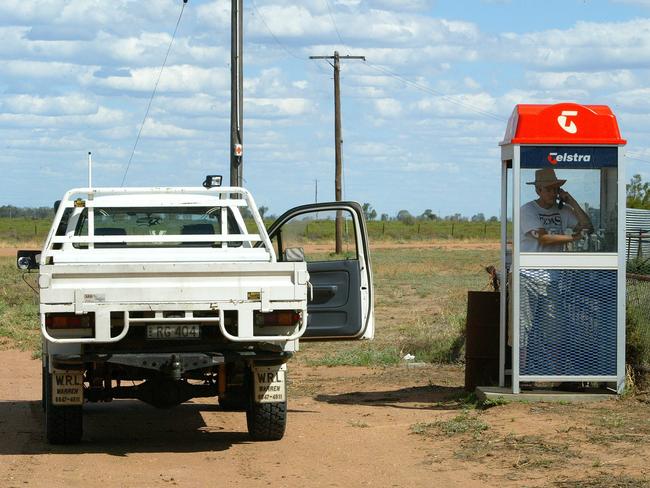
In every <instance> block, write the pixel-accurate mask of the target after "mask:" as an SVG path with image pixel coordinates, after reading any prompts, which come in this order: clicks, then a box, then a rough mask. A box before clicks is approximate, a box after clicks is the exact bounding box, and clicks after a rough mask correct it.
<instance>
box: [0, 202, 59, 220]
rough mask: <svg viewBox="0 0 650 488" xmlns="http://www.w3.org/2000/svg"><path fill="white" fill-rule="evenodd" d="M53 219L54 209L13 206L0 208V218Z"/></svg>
mask: <svg viewBox="0 0 650 488" xmlns="http://www.w3.org/2000/svg"><path fill="white" fill-rule="evenodd" d="M53 217H54V209H53V208H52V207H14V206H13V205H2V206H1V207H0V218H9V219H51V218H53Z"/></svg>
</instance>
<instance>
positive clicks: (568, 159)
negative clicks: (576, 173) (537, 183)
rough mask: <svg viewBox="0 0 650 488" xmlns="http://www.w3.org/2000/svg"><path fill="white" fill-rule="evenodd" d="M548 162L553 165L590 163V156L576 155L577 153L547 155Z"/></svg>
mask: <svg viewBox="0 0 650 488" xmlns="http://www.w3.org/2000/svg"><path fill="white" fill-rule="evenodd" d="M546 159H548V162H549V163H551V164H553V165H555V164H557V163H590V162H591V154H578V153H573V154H569V153H566V152H565V153H562V154H558V153H556V152H552V153H549V154H548V156H547V157H546Z"/></svg>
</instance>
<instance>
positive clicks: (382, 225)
mask: <svg viewBox="0 0 650 488" xmlns="http://www.w3.org/2000/svg"><path fill="white" fill-rule="evenodd" d="M385 234H386V222H382V224H381V235H382V236H383V235H385Z"/></svg>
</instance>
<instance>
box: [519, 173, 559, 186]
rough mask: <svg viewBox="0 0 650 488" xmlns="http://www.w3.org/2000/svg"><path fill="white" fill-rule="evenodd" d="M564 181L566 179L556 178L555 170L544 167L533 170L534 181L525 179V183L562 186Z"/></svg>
mask: <svg viewBox="0 0 650 488" xmlns="http://www.w3.org/2000/svg"><path fill="white" fill-rule="evenodd" d="M565 183H566V180H561V179H558V177H557V176H555V171H554V170H553V168H544V169H538V170H537V171H535V181H527V182H526V184H527V185H535V186H543V187H547V186H556V185H557V186H562V185H564V184H565Z"/></svg>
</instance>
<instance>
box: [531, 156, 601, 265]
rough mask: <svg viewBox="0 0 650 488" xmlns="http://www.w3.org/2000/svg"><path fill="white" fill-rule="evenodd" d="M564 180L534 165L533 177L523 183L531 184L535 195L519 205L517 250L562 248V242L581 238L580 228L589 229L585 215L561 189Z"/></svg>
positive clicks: (535, 250) (533, 250)
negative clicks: (519, 238)
mask: <svg viewBox="0 0 650 488" xmlns="http://www.w3.org/2000/svg"><path fill="white" fill-rule="evenodd" d="M565 183H566V180H562V179H558V178H557V176H556V175H555V171H554V170H553V168H544V169H538V170H537V171H535V181H529V182H527V183H526V184H527V185H535V192H536V193H537V196H538V197H539V198H537V199H536V200H531V201H530V202H528V203H526V204H524V205H523V206H522V207H521V252H558V251H564V250H565V248H566V244H568V243H570V242H575V241H577V240H579V239H581V238H582V231H583V230H587V231H589V232H593V225H592V223H591V219H590V218H589V216H588V215H587V214H586V213H585V211H584V210H583V209H582V208H580V205H578V202H576V200H575V198H573V197H572V196H571V194H570V193H568V192H567V191H565V190H563V189H562V185H564V184H565ZM567 232H569V233H567Z"/></svg>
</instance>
